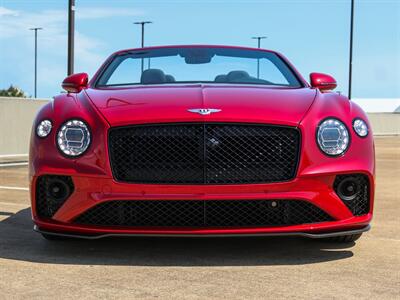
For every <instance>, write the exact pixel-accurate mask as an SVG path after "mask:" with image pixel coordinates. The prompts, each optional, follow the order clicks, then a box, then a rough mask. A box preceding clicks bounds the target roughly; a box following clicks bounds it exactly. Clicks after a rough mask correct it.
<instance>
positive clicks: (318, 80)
mask: <svg viewBox="0 0 400 300" xmlns="http://www.w3.org/2000/svg"><path fill="white" fill-rule="evenodd" d="M310 83H311V86H312V87H314V88H317V89H319V90H321V91H328V90H333V89H335V88H336V86H337V83H336V80H335V78H333V77H332V76H330V75H327V74H322V73H311V74H310Z"/></svg>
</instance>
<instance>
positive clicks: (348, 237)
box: [325, 233, 362, 243]
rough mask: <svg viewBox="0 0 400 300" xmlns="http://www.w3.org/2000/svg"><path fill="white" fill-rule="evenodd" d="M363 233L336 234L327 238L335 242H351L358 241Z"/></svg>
mask: <svg viewBox="0 0 400 300" xmlns="http://www.w3.org/2000/svg"><path fill="white" fill-rule="evenodd" d="M361 235H362V233H358V234H350V235H342V236H335V237H331V238H327V239H325V240H326V241H329V242H334V243H351V242H355V241H357V240H358V239H359V238H360V237H361Z"/></svg>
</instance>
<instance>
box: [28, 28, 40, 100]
mask: <svg viewBox="0 0 400 300" xmlns="http://www.w3.org/2000/svg"><path fill="white" fill-rule="evenodd" d="M42 29H43V28H41V27H34V28H29V30H33V31H35V84H34V85H35V87H34V89H35V92H34V97H35V98H36V97H37V32H38V30H42Z"/></svg>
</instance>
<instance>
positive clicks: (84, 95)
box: [29, 46, 375, 235]
mask: <svg viewBox="0 0 400 300" xmlns="http://www.w3.org/2000/svg"><path fill="white" fill-rule="evenodd" d="M188 47H189V46H188ZM190 47H193V46H190ZM198 47H207V46H198ZM287 63H288V62H287ZM105 64H107V62H106V63H105ZM288 64H289V63H288ZM96 76H97V75H96ZM96 76H95V77H96ZM297 76H299V78H300V79H301V80H302V81H304V80H303V79H302V78H301V76H300V75H299V74H298V73H297ZM93 82H94V79H93V80H92V81H91V82H90V83H89V86H88V88H86V89H83V90H82V91H81V92H79V93H77V94H62V95H59V96H57V97H55V98H54V101H52V102H50V103H49V104H47V105H45V106H44V107H43V108H42V109H41V111H40V112H39V113H38V115H37V117H36V120H35V123H34V126H33V129H32V137H31V145H30V163H29V170H30V173H29V174H30V183H31V184H30V187H31V199H32V216H33V221H34V223H35V224H36V225H37V226H38V227H39V228H40V229H41V230H45V231H51V232H69V233H77V234H107V233H114V234H177V235H179V234H188V233H190V234H198V235H204V234H206V235H208V234H261V233H285V232H292V233H293V232H317V233H318V232H334V231H342V230H350V229H357V228H361V227H365V226H366V225H368V224H369V222H370V221H371V219H372V212H373V199H374V176H375V160H374V145H373V137H372V132H370V133H369V134H368V135H367V136H366V137H365V138H361V137H359V136H357V135H356V134H355V132H354V130H353V129H352V122H353V120H354V119H355V118H361V119H363V120H365V121H366V122H367V124H368V126H369V128H371V126H370V124H369V123H368V119H367V117H366V115H365V113H364V112H363V111H362V110H361V108H360V107H359V106H357V105H356V104H355V103H353V102H351V101H349V100H348V99H347V98H345V97H344V96H340V95H338V94H337V93H333V92H326V93H322V92H320V91H319V90H318V89H314V88H310V87H309V86H308V84H306V83H305V86H304V87H303V88H291V89H288V88H286V89H283V88H277V87H273V88H271V87H262V86H249V85H233V86H232V85H228V84H215V85H214V84H180V85H177V84H175V85H166V86H135V87H129V88H107V89H100V88H94V87H93ZM244 100H245V101H244ZM202 107H204V108H210V107H212V108H222V111H221V112H220V113H217V114H211V115H199V114H193V113H190V112H188V111H187V109H189V108H202ZM328 117H335V118H338V119H340V120H341V121H342V122H343V123H344V124H345V125H346V127H347V128H348V131H349V133H350V138H351V144H350V147H349V149H348V150H347V151H346V153H345V154H344V155H342V156H339V157H329V156H327V155H325V154H324V153H323V152H322V151H321V150H320V149H319V147H318V145H317V142H316V130H317V127H318V125H319V124H320V122H321V120H323V119H326V118H328ZM73 118H78V119H82V120H84V121H85V122H86V123H87V124H88V125H89V127H90V128H91V135H92V143H91V145H90V147H89V149H88V150H87V152H86V153H85V154H84V155H82V156H80V157H77V158H72V159H71V158H67V157H65V156H63V155H61V153H60V152H59V151H58V149H57V145H56V138H55V135H56V132H57V130H58V128H59V127H60V126H61V125H62V124H63V123H64V122H65V121H66V120H69V119H73ZM43 119H50V120H51V121H52V123H53V128H54V129H53V130H52V132H51V133H50V135H49V136H48V137H47V138H44V139H41V138H38V137H37V136H36V134H35V129H36V126H37V124H38V123H39V122H40V121H41V120H43ZM181 122H200V123H202V122H235V123H260V124H276V125H286V126H294V127H298V129H299V130H300V131H301V145H300V159H299V164H298V169H297V173H296V176H295V178H294V179H293V180H290V181H288V182H279V183H268V184H229V185H160V184H131V183H121V182H117V181H116V180H115V179H114V178H113V175H112V172H111V167H110V163H109V162H110V159H109V153H108V141H107V136H108V130H109V129H110V128H111V127H115V126H124V125H133V124H156V123H181ZM350 173H360V174H365V175H366V176H367V177H368V179H369V181H370V197H371V201H370V211H369V213H368V214H366V215H363V216H358V217H357V216H353V214H352V213H351V211H350V210H349V209H348V208H347V206H346V205H345V204H344V203H343V201H342V200H341V199H340V198H339V197H338V196H337V194H336V193H335V191H334V189H333V182H334V180H335V177H336V175H338V174H350ZM46 174H56V175H69V176H71V177H72V179H73V182H74V185H75V190H74V193H73V194H72V195H71V196H70V197H69V198H68V200H67V201H66V202H65V203H64V204H63V205H62V206H61V208H60V209H59V210H58V211H57V212H56V214H55V215H54V217H53V218H51V219H41V218H40V217H39V216H38V214H37V210H36V202H35V195H36V181H37V178H38V177H39V176H41V175H46ZM154 199H157V200H165V201H168V200H221V201H224V200H235V199H238V200H240V199H260V200H266V199H294V200H306V201H309V202H311V203H313V204H314V205H315V206H317V207H319V208H321V209H322V210H324V211H325V212H327V213H328V214H329V215H330V216H332V217H333V218H334V219H335V221H332V222H323V223H316V224H303V225H294V226H280V227H264V228H185V229H182V228H125V227H112V228H110V227H102V226H83V225H77V224H73V223H72V220H73V219H74V218H75V217H77V216H78V215H79V214H81V213H83V212H84V211H86V210H87V209H89V208H91V207H93V206H95V205H97V204H99V203H102V202H106V201H110V200H126V201H134V200H154Z"/></svg>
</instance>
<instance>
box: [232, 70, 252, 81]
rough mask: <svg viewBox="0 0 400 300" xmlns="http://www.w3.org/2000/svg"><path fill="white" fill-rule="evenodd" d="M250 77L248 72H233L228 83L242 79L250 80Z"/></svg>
mask: <svg viewBox="0 0 400 300" xmlns="http://www.w3.org/2000/svg"><path fill="white" fill-rule="evenodd" d="M249 77H250V75H249V73H247V72H246V71H231V72H229V73H228V75H227V79H228V81H240V80H242V79H248V78H249Z"/></svg>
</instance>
